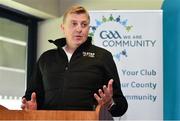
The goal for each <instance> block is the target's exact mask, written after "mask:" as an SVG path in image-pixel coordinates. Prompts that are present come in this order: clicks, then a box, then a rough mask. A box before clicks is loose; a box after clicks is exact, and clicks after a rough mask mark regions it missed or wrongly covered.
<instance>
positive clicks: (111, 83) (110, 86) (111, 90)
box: [108, 79, 114, 93]
mask: <svg viewBox="0 0 180 121" xmlns="http://www.w3.org/2000/svg"><path fill="white" fill-rule="evenodd" d="M113 81H114V80H113V79H110V80H109V82H108V90H109V91H110V93H112V92H113Z"/></svg>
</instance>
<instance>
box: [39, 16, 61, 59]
mask: <svg viewBox="0 0 180 121" xmlns="http://www.w3.org/2000/svg"><path fill="white" fill-rule="evenodd" d="M61 23H62V18H55V19H48V20H46V21H43V22H39V24H38V26H39V28H38V43H37V57H39V55H40V54H41V53H42V52H44V51H46V50H48V49H50V48H54V47H55V46H54V45H53V44H51V43H49V42H48V40H49V39H52V40H55V39H57V38H60V37H63V33H62V32H61V29H60V24H61Z"/></svg>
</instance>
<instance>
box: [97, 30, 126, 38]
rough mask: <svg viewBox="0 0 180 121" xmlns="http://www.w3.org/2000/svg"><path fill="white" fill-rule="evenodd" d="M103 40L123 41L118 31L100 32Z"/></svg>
mask: <svg viewBox="0 0 180 121" xmlns="http://www.w3.org/2000/svg"><path fill="white" fill-rule="evenodd" d="M100 37H101V39H122V38H121V36H120V34H119V33H118V31H111V30H104V31H101V32H100Z"/></svg>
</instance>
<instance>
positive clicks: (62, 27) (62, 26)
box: [60, 24, 64, 32]
mask: <svg viewBox="0 0 180 121" xmlns="http://www.w3.org/2000/svg"><path fill="white" fill-rule="evenodd" d="M60 29H61V31H63V32H64V25H63V24H61V25H60Z"/></svg>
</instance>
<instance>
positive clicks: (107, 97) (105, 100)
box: [94, 79, 113, 106]
mask: <svg viewBox="0 0 180 121" xmlns="http://www.w3.org/2000/svg"><path fill="white" fill-rule="evenodd" d="M112 85H113V79H110V80H109V82H108V87H107V86H106V85H104V86H103V91H102V90H101V89H99V90H98V93H99V95H97V94H96V93H95V94H94V97H95V99H96V100H97V102H98V104H99V105H100V106H109V105H111V104H112V103H113V99H112V96H113V86H112Z"/></svg>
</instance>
